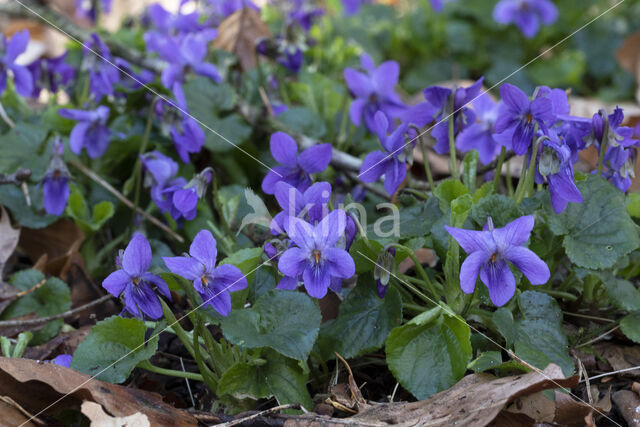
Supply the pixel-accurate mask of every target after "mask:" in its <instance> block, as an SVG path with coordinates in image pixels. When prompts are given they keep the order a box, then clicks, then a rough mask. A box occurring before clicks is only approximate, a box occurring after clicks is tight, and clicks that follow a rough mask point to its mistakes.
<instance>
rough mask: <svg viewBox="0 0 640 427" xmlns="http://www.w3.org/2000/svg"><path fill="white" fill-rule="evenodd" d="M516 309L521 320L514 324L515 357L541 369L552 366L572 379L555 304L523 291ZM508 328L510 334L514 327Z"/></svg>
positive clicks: (559, 313) (566, 346) (543, 295)
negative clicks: (515, 332) (559, 368)
mask: <svg viewBox="0 0 640 427" xmlns="http://www.w3.org/2000/svg"><path fill="white" fill-rule="evenodd" d="M518 307H519V308H520V312H521V313H522V318H521V319H519V320H517V321H516V323H515V328H516V330H517V336H516V338H515V340H514V345H513V347H514V351H515V353H516V355H517V356H518V357H520V358H522V359H523V360H525V361H527V362H529V363H530V364H532V365H533V366H535V367H537V368H540V369H544V368H546V367H547V365H548V364H549V363H555V364H556V365H558V366H560V367H561V368H562V372H564V374H565V375H567V376H568V375H571V373H572V372H573V360H572V359H571V357H569V354H568V342H567V337H566V335H565V334H564V331H563V329H562V311H561V310H560V307H559V306H558V303H557V302H556V300H555V299H553V297H551V296H549V295H547V294H543V293H541V292H535V291H525V292H523V293H521V294H520V295H519V296H518ZM494 320H495V319H494ZM507 328H508V329H507V330H508V331H512V330H513V328H514V326H507ZM500 332H502V328H501V329H500ZM505 338H506V336H505Z"/></svg>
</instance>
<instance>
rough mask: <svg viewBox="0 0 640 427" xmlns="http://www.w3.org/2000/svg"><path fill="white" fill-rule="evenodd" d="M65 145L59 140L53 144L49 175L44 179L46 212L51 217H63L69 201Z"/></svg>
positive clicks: (68, 177)
mask: <svg viewBox="0 0 640 427" xmlns="http://www.w3.org/2000/svg"><path fill="white" fill-rule="evenodd" d="M63 152H64V145H62V142H61V141H60V140H59V139H57V140H56V141H55V142H54V144H53V150H52V157H51V161H50V162H49V167H48V168H47V173H46V174H45V175H44V178H42V187H43V191H44V210H45V211H47V213H48V214H49V215H62V213H63V212H64V208H65V207H66V206H67V200H69V193H70V190H69V180H70V179H71V175H70V174H69V169H67V165H65V163H64V160H63V159H62V154H63Z"/></svg>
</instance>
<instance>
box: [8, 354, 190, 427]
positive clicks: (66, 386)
mask: <svg viewBox="0 0 640 427" xmlns="http://www.w3.org/2000/svg"><path fill="white" fill-rule="evenodd" d="M76 389H77V390H76ZM67 393H69V395H68V396H66V397H64V398H62V397H63V396H65V395H66V394H67ZM0 395H5V396H9V397H11V398H12V399H13V400H15V401H16V402H18V403H19V404H20V405H21V406H22V407H23V408H25V409H26V410H27V411H29V412H30V413H32V414H37V413H39V412H40V411H43V410H44V413H43V414H42V415H40V416H41V417H42V418H44V417H45V416H51V415H53V414H56V413H58V412H60V411H61V410H63V409H75V410H80V406H81V404H82V402H83V401H86V400H89V401H93V402H96V403H98V404H100V405H101V406H102V407H103V408H104V409H105V410H106V411H107V412H108V413H109V414H111V415H112V416H115V417H127V416H129V415H132V414H136V413H138V412H139V413H142V414H145V415H146V416H147V417H148V419H149V422H150V423H151V425H154V426H155V425H171V426H176V427H178V426H195V425H196V424H197V421H196V419H195V418H194V417H193V416H192V415H191V414H189V413H188V412H186V411H183V410H180V409H176V408H174V407H173V406H171V405H168V404H167V403H165V402H163V401H162V397H161V396H160V395H159V394H156V393H151V392H147V391H142V390H138V389H133V388H128V387H123V386H119V385H115V384H109V383H106V382H102V381H98V380H95V379H91V377H90V376H89V375H85V374H82V373H80V372H77V371H74V370H73V369H69V368H64V367H62V366H58V365H56V364H53V363H42V362H37V361H34V360H28V359H18V358H5V357H0ZM61 398H62V399H61ZM59 399H61V400H60V401H59V402H57V403H56V404H55V405H53V406H52V407H51V408H48V406H49V405H52V404H53V403H54V402H56V401H58V400H59Z"/></svg>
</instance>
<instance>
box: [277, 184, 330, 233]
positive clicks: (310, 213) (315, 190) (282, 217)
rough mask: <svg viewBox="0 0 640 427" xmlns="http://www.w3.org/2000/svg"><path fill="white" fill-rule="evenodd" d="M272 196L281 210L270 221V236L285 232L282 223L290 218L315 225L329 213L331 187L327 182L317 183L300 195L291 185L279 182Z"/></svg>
mask: <svg viewBox="0 0 640 427" xmlns="http://www.w3.org/2000/svg"><path fill="white" fill-rule="evenodd" d="M274 195H275V196H276V200H277V201H278V204H279V205H280V207H281V208H282V212H279V213H278V214H276V216H274V217H273V219H272V220H271V234H273V235H274V236H276V235H278V234H280V233H283V232H284V230H286V227H285V226H284V222H285V221H289V219H290V218H292V217H296V218H309V222H310V223H311V225H315V224H317V223H318V222H320V221H321V220H322V218H324V217H325V216H326V215H327V214H328V213H329V205H328V203H329V199H330V198H331V185H330V184H329V183H328V182H317V183H315V184H313V185H312V186H311V187H309V188H307V189H306V190H305V192H304V193H301V192H300V191H298V189H297V188H295V187H293V186H292V185H290V184H288V183H286V182H284V181H280V182H278V183H277V184H276V191H275V193H274ZM300 215H302V216H300Z"/></svg>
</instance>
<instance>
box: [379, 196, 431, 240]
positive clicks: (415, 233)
mask: <svg viewBox="0 0 640 427" xmlns="http://www.w3.org/2000/svg"><path fill="white" fill-rule="evenodd" d="M438 203H439V202H438V199H436V198H434V197H431V198H429V200H427V201H426V202H424V203H415V204H413V205H411V206H409V207H403V208H402V209H400V213H399V219H398V218H397V217H396V218H393V220H392V217H387V218H384V219H382V220H380V219H378V220H377V221H376V222H375V223H373V224H369V225H368V226H367V235H368V236H375V237H380V239H379V240H383V239H385V238H389V239H392V240H393V241H397V238H398V236H402V238H403V239H405V238H406V239H408V238H411V237H424V236H427V235H429V234H430V230H431V226H432V224H433V223H434V222H436V221H437V220H438V219H440V218H442V215H443V212H441V211H440V208H439V204H438ZM394 227H398V228H399V229H398V228H395V229H394ZM383 236H384V237H383Z"/></svg>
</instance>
